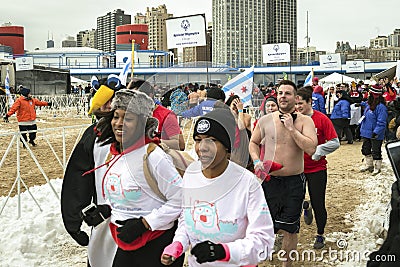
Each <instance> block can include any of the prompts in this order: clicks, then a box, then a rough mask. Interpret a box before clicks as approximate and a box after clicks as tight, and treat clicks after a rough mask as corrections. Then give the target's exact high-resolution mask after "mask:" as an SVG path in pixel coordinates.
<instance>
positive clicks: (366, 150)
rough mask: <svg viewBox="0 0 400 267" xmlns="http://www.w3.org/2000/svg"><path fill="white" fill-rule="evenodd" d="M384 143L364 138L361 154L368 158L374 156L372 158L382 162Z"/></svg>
mask: <svg viewBox="0 0 400 267" xmlns="http://www.w3.org/2000/svg"><path fill="white" fill-rule="evenodd" d="M382 142H383V140H376V139H370V138H363V144H362V147H361V153H362V154H363V155H364V156H368V155H371V154H372V158H373V159H374V160H381V159H382Z"/></svg>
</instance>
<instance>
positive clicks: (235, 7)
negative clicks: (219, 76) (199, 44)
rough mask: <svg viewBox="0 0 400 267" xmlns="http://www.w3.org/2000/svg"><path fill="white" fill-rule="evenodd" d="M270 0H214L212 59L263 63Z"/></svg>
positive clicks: (234, 63) (230, 62)
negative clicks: (263, 47) (228, 0)
mask: <svg viewBox="0 0 400 267" xmlns="http://www.w3.org/2000/svg"><path fill="white" fill-rule="evenodd" d="M268 2H269V1H268V0H231V1H230V2H227V1H226V0H213V1H212V12H213V33H212V62H213V63H214V64H226V65H230V66H233V67H239V66H251V65H253V64H255V65H261V64H262V45H263V44H266V43H267V29H268V27H267V26H268V23H267V17H268V16H267V13H268Z"/></svg>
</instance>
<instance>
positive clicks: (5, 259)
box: [0, 179, 86, 267]
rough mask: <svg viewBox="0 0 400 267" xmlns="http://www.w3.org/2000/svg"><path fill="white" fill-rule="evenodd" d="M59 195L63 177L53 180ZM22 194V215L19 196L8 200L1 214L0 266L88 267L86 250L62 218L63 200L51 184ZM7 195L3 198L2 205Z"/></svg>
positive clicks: (32, 188)
mask: <svg viewBox="0 0 400 267" xmlns="http://www.w3.org/2000/svg"><path fill="white" fill-rule="evenodd" d="M51 184H52V185H53V187H54V188H55V190H56V192H57V193H58V195H60V192H61V185H62V179H55V180H51ZM21 186H22V185H21ZM30 192H31V193H32V195H33V197H34V198H35V199H36V201H37V202H38V204H39V206H40V207H41V208H42V210H43V211H42V212H40V209H39V207H38V206H37V205H36V204H35V202H34V200H33V198H32V197H31V196H30V195H29V193H28V192H27V191H26V192H24V193H21V202H20V203H21V217H20V218H19V219H17V217H18V197H17V196H15V197H12V198H10V199H9V200H8V202H7V204H6V206H5V208H4V210H3V211H2V213H1V215H0V225H1V231H2V234H1V235H0V259H1V260H0V266H1V267H8V266H10V267H11V266H12V267H22V266H26V267H30V266H54V267H57V266H60V267H61V266H64V267H65V266H74V267H75V266H86V259H85V251H86V248H81V247H79V245H77V244H76V243H75V241H74V240H73V239H72V238H71V237H70V236H69V235H68V233H67V232H66V231H65V229H64V225H63V223H62V218H61V209H60V201H59V199H58V198H57V197H56V195H55V193H54V192H53V191H52V190H51V188H50V186H49V185H48V184H45V185H42V186H34V187H31V188H30ZM5 199H6V197H0V203H1V207H3V205H4V203H5Z"/></svg>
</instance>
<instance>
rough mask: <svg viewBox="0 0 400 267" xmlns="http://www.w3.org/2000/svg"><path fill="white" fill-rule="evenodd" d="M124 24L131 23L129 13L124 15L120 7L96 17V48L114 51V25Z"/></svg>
mask: <svg viewBox="0 0 400 267" xmlns="http://www.w3.org/2000/svg"><path fill="white" fill-rule="evenodd" d="M125 24H131V15H126V14H125V13H124V11H123V10H121V9H116V10H114V11H113V12H108V13H107V15H104V16H101V17H98V18H97V37H96V40H97V47H96V48H97V49H98V50H102V51H104V52H109V53H115V43H116V42H115V41H116V37H115V36H116V27H117V26H119V25H125Z"/></svg>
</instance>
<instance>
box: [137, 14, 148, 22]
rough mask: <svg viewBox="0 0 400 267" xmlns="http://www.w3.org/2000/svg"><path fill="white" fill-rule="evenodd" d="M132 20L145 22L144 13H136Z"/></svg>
mask: <svg viewBox="0 0 400 267" xmlns="http://www.w3.org/2000/svg"><path fill="white" fill-rule="evenodd" d="M134 21H135V22H134V24H147V20H146V15H143V14H142V13H136V15H135V17H134Z"/></svg>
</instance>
